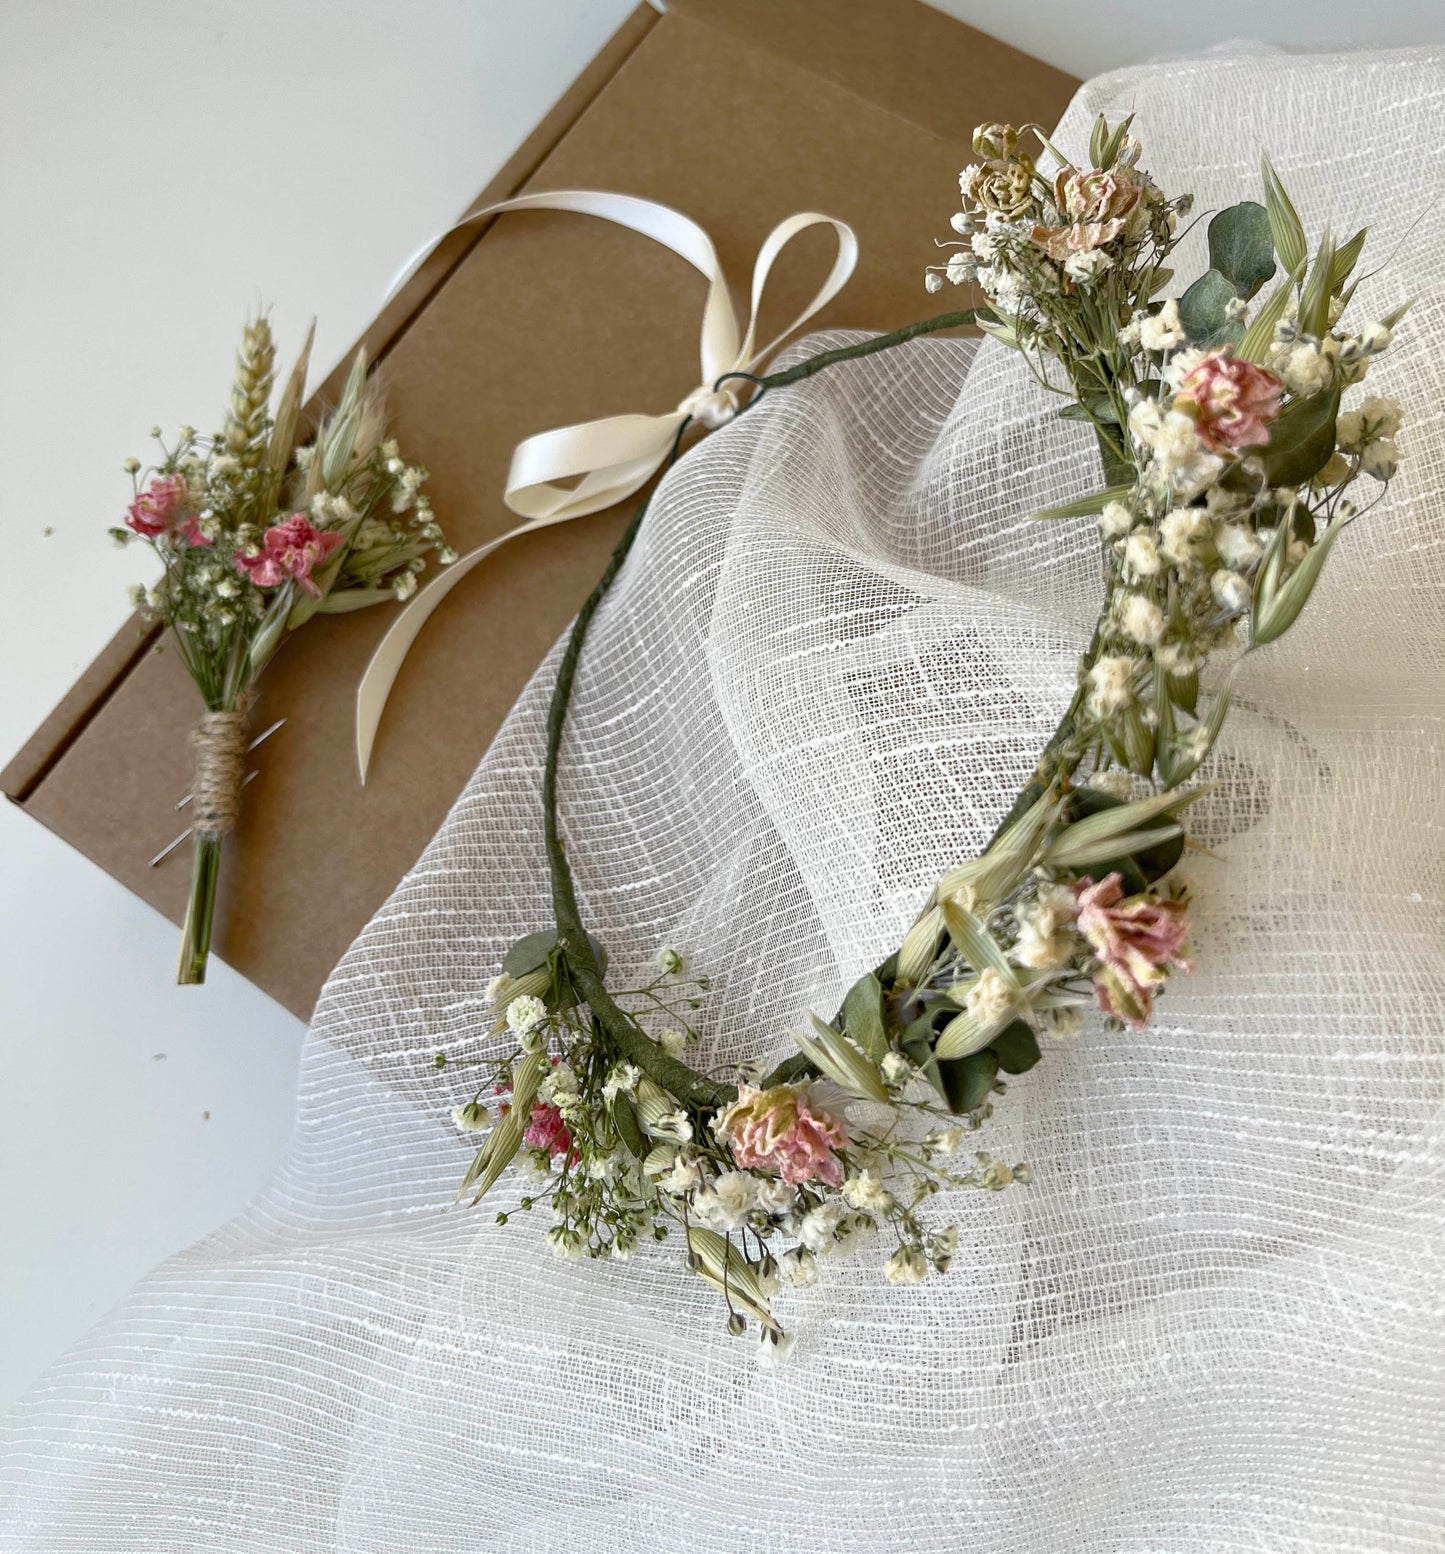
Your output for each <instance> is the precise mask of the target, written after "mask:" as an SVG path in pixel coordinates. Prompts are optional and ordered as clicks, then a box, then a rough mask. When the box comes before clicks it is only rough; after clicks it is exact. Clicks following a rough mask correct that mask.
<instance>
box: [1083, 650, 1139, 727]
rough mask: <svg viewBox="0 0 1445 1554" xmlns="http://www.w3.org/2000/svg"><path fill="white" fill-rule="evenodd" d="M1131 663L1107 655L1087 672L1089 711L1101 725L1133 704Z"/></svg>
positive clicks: (1127, 660) (1116, 656)
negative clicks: (1101, 722)
mask: <svg viewBox="0 0 1445 1554" xmlns="http://www.w3.org/2000/svg"><path fill="white" fill-rule="evenodd" d="M1133 678H1134V660H1133V659H1132V658H1124V657H1122V656H1120V655H1117V654H1106V655H1105V656H1104V657H1103V658H1101V659H1099V660H1098V662H1097V663H1096V664H1095V665H1094V666H1093V668H1092V669H1090V670H1089V674H1088V681H1089V695H1088V703H1087V705H1088V709H1089V711H1090V712H1091V713H1092V714H1093V716H1094V717H1096V718H1098V719H1099V720H1100V721H1104V720H1107V719H1109V718H1111V717H1113V716H1114V714H1115V713H1118V712H1122V711H1123V710H1124V709H1125V707H1128V706H1130V705H1132V703H1133V701H1134V687H1133Z"/></svg>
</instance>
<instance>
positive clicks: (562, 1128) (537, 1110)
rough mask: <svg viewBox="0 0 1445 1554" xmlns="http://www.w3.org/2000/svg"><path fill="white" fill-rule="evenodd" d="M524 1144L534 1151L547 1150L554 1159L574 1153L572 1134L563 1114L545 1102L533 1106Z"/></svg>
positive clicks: (538, 1102) (524, 1135)
mask: <svg viewBox="0 0 1445 1554" xmlns="http://www.w3.org/2000/svg"><path fill="white" fill-rule="evenodd" d="M522 1142H523V1143H524V1144H526V1145H528V1146H530V1147H531V1148H532V1149H545V1150H546V1151H547V1153H548V1154H549V1155H551V1156H553V1157H554V1158H555V1157H556V1156H558V1155H570V1154H571V1153H572V1134H571V1132H570V1130H569V1129H568V1127H567V1124H566V1123H565V1122H563V1121H562V1113H561V1112H559V1111H558V1110H557V1108H556V1107H555V1106H549V1105H548V1104H547V1103H546V1102H545V1101H537V1102H536V1103H535V1104H534V1105H533V1107H532V1111H531V1114H530V1116H529V1117H528V1119H527V1131H526V1132H525V1133H524V1134H523V1135H522Z"/></svg>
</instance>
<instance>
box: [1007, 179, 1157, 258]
mask: <svg viewBox="0 0 1445 1554" xmlns="http://www.w3.org/2000/svg"><path fill="white" fill-rule="evenodd" d="M1142 192H1143V191H1142V189H1141V188H1140V185H1139V184H1138V183H1137V182H1136V181H1135V180H1134V179H1133V178H1132V177H1131V176H1130V175H1129V174H1128V173H1126V172H1124V171H1123V170H1122V169H1117V168H1116V169H1115V170H1114V171H1113V172H1110V173H1106V172H1102V171H1101V170H1100V169H1098V168H1095V169H1094V170H1093V171H1092V172H1088V173H1082V172H1080V171H1079V169H1078V168H1076V167H1063V168H1060V169H1059V172H1058V174H1057V175H1056V177H1055V178H1054V204H1055V206H1056V207H1057V209H1058V212H1059V219H1060V221H1061V222H1063V223H1064V224H1063V225H1062V226H1057V227H1035V228H1034V229H1033V231H1032V232H1031V233H1030V234H1029V240H1030V241H1031V242H1032V243H1033V244H1034V245H1035V247H1038V248H1042V249H1043V251H1044V252H1045V253H1046V254H1048V256H1049V257H1050V258H1051V259H1057V260H1058V261H1059V262H1060V263H1062V262H1063V261H1064V260H1065V259H1067V258H1068V257H1069V256H1070V254H1082V253H1088V252H1089V251H1090V250H1091V249H1095V248H1102V247H1103V246H1104V244H1105V243H1111V242H1113V240H1114V239H1115V238H1116V237H1118V236H1119V234H1120V233H1121V232H1122V231H1123V230H1124V229H1125V227H1127V226H1128V224H1129V220H1130V218H1131V217H1132V216H1133V214H1134V212H1135V210H1136V209H1137V208H1138V205H1139V198H1140V195H1141V194H1142Z"/></svg>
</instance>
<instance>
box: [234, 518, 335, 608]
mask: <svg viewBox="0 0 1445 1554" xmlns="http://www.w3.org/2000/svg"><path fill="white" fill-rule="evenodd" d="M340 543H341V536H340V535H339V534H336V533H331V532H328V531H327V530H325V529H318V528H316V527H315V526H314V525H313V524H312V522H311V520H310V519H309V518H307V516H306V515H305V513H292V514H291V516H290V517H289V518H287V519H286V520H285V522H284V523H276V524H272V525H271V527H270V528H269V529H267V530H266V533H265V536H264V537H263V539H262V541H261V547H262V548H261V554H260V555H259V556H237V557H236V570H237V571H238V572H239V573H241V575H242V576H243V577H249V578H250V579H251V581H252V582H253V583H254V584H255V585H256V586H257V588H275V587H276V586H277V584H279V583H284V582H285V581H286V580H287V578H295V579H296V581H297V583H298V584H300V586H301V590H302V592H303V593H308V594H311V595H312V597H313V598H314V597H316V596H318V595H319V594H320V592H321V590H320V589H319V588H318V587H317V586H316V584H315V583H314V582H313V581H312V580H311V569H312V568H313V567H314V566H316V565H317V563H318V562H322V561H325V560H326V558H327V557H328V556H329V555H330V554H331V552H332V551H333V550H335V549H336V547H337V546H338V545H339V544H340Z"/></svg>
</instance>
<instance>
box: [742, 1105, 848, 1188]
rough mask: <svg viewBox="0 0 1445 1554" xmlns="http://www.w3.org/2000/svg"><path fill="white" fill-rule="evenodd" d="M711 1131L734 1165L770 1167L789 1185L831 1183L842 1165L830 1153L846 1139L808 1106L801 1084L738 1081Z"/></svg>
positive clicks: (839, 1129)
mask: <svg viewBox="0 0 1445 1554" xmlns="http://www.w3.org/2000/svg"><path fill="white" fill-rule="evenodd" d="M717 1131H718V1133H719V1134H720V1135H721V1137H722V1138H723V1139H725V1140H726V1142H727V1145H728V1148H729V1149H731V1150H732V1155H733V1159H734V1160H736V1161H737V1163H738V1164H739V1165H740V1166H742V1167H744V1168H745V1169H747V1170H756V1171H776V1172H777V1173H778V1175H779V1176H781V1177H782V1179H783V1180H784V1181H785V1182H787V1183H789V1184H790V1185H791V1186H794V1187H796V1186H797V1185H798V1184H799V1183H800V1182H812V1181H820V1182H826V1183H827V1184H828V1186H829V1187H836V1186H837V1185H838V1184H839V1182H841V1181H842V1180H843V1163H842V1161H840V1160H839V1159H838V1157H837V1155H836V1154H835V1153H834V1151H835V1150H839V1149H848V1148H849V1147H851V1143H852V1141H851V1140H850V1139H849V1137H848V1135H847V1133H846V1132H845V1131H844V1129H843V1124H842V1123H841V1122H839V1121H838V1119H837V1118H836V1117H834V1116H833V1115H832V1114H831V1113H830V1112H827V1111H824V1110H823V1109H822V1107H819V1106H814V1105H813V1104H812V1094H811V1091H810V1090H809V1088H808V1086H807V1085H774V1086H773V1087H772V1088H771V1089H768V1090H754V1089H753V1088H752V1087H751V1086H750V1085H743V1086H742V1088H741V1089H740V1090H739V1091H738V1098H737V1100H736V1101H734V1102H733V1104H732V1105H731V1106H729V1107H728V1109H727V1110H726V1111H725V1112H723V1114H722V1116H721V1117H719V1118H718V1128H717Z"/></svg>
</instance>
